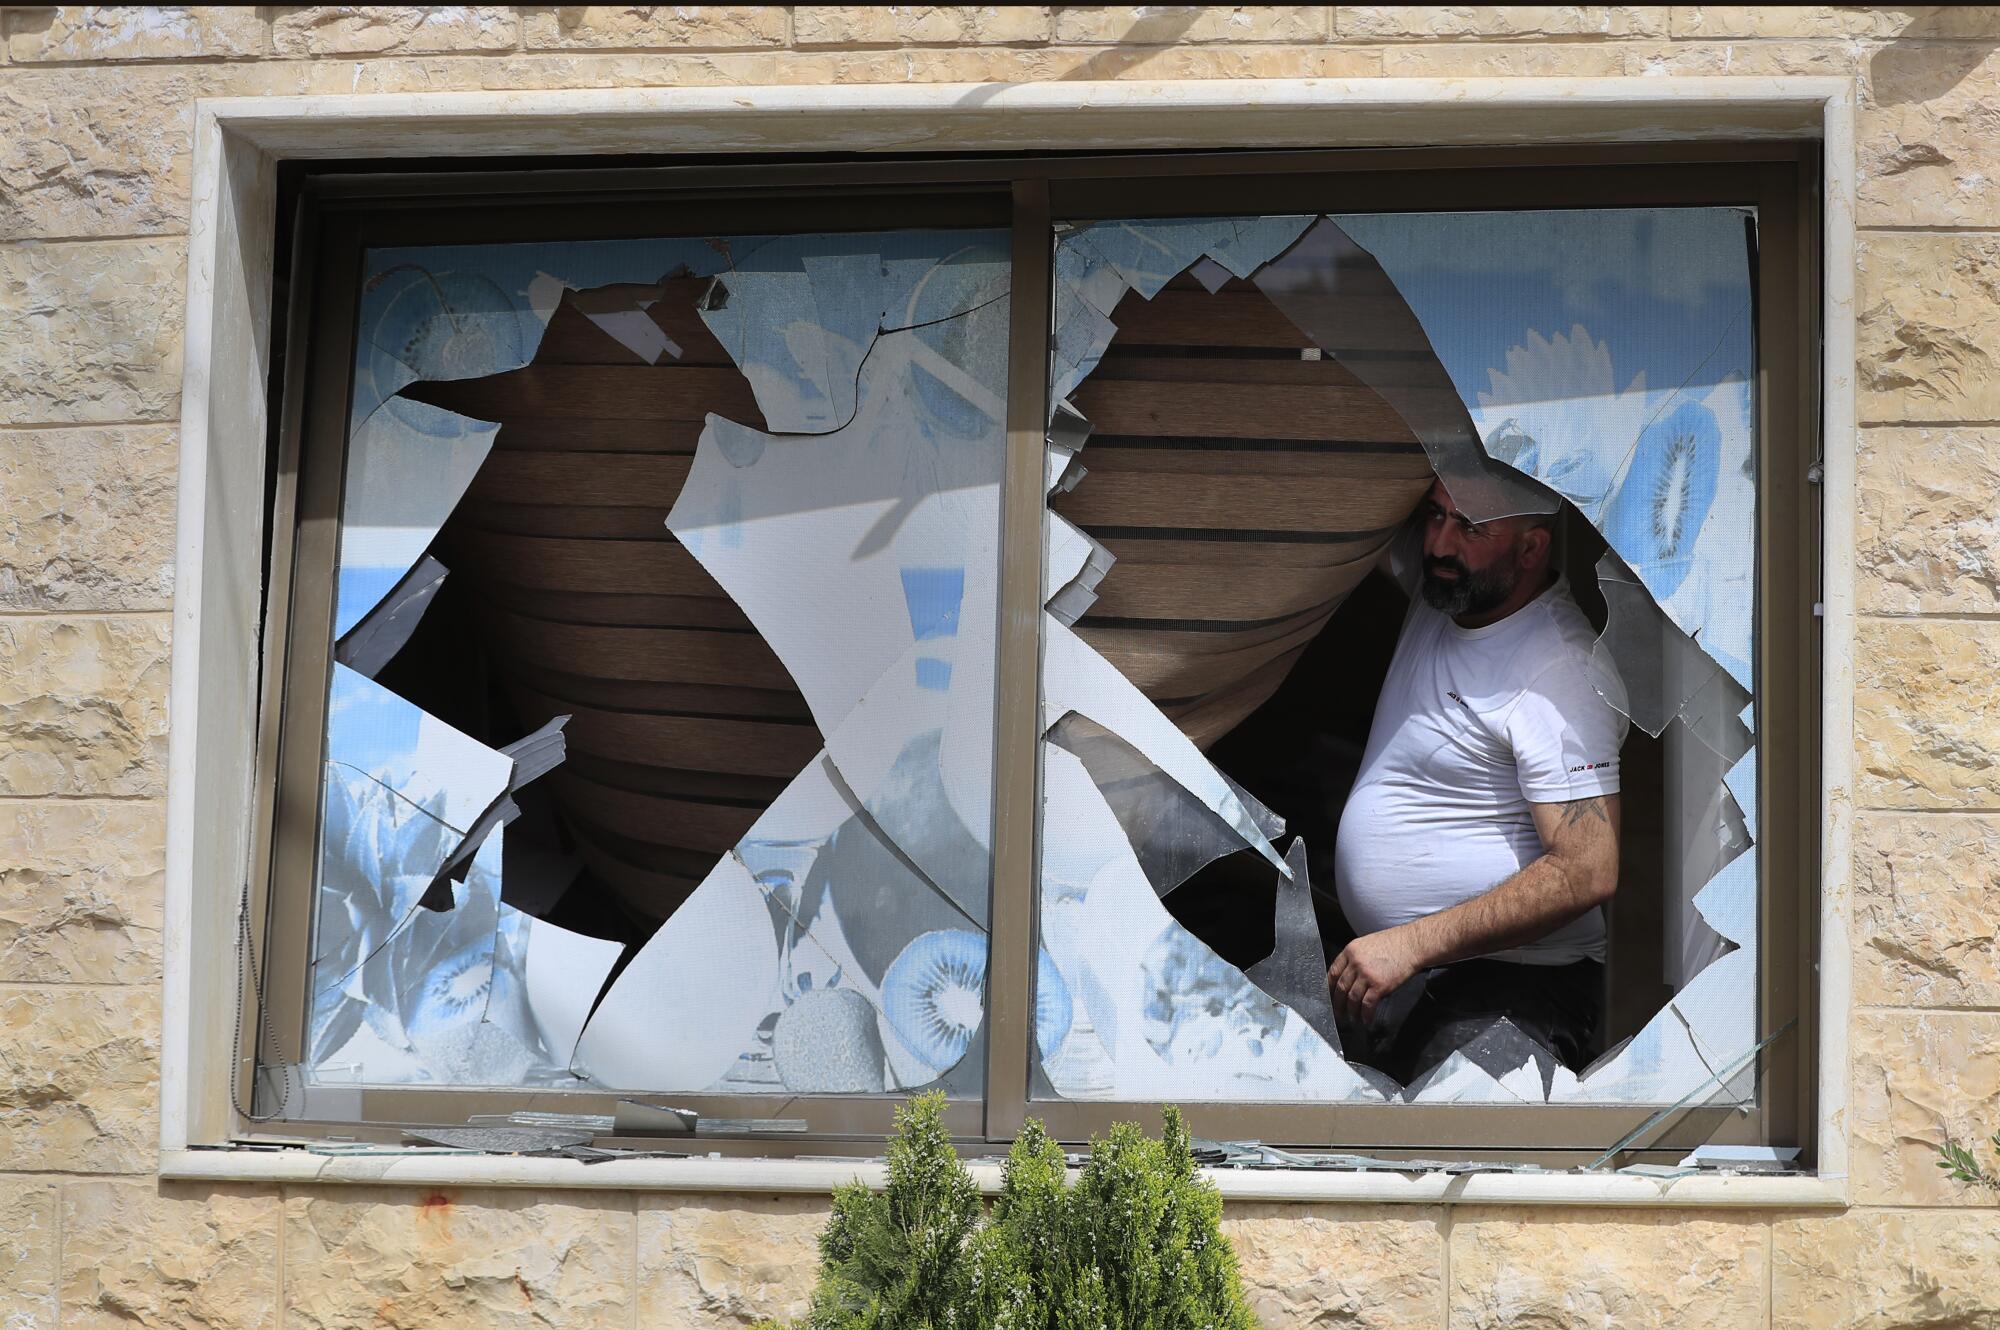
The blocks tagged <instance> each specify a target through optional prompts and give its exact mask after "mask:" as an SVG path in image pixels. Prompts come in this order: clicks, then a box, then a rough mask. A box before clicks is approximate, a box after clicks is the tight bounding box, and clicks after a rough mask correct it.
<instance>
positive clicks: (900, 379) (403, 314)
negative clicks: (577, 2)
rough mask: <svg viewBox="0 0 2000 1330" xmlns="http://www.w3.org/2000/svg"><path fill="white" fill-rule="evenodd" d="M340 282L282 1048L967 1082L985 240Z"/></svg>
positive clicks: (314, 1062) (690, 1089) (980, 965)
mask: <svg viewBox="0 0 2000 1330" xmlns="http://www.w3.org/2000/svg"><path fill="white" fill-rule="evenodd" d="M363 278H364V281H363V291H362V295H361V297H360V302H359V313H358V335H357V339H356V348H357V349H356V356H355V361H354V373H353V394H352V402H351V409H350V414H349V422H350V423H349V434H348V440H347V457H346V466H345V477H344V481H343V489H342V497H341V501H340V508H339V517H340V539H339V556H338V563H337V569H336V604H335V609H334V623H333V642H332V648H331V649H332V655H333V660H334V665H333V670H332V679H331V684H330V686H329V689H328V693H327V697H326V710H325V717H326V720H325V729H324V735H323V745H322V749H321V751H322V754H323V764H322V765H323V771H322V775H321V781H322V783H321V799H320V815H319V832H318V845H319V851H318V862H317V873H316V880H315V881H314V883H313V884H312V889H313V893H314V920H313V936H312V942H311V952H310V957H309V967H308V979H307V984H308V991H309V999H308V1008H309V1010H308V1013H307V1018H306V1019H307V1027H308V1028H307V1037H306V1039H305V1043H304V1053H303V1066H302V1067H300V1068H298V1069H297V1070H298V1071H299V1072H300V1073H301V1075H302V1076H303V1078H304V1079H305V1080H306V1081H307V1082H308V1083H309V1084H312V1085H318V1086H399V1085H431V1086H464V1087H502V1088H545V1089H597V1090H607V1091H649V1092H664V1093H679V1094H687V1095H695V1094H703V1093H708V1094H723V1095H766V1096H796V1095H801V1094H884V1093H897V1094H900V1093H904V1092H908V1091H913V1090H915V1089H917V1088H919V1087H942V1088H944V1089H946V1090H947V1091H949V1092H950V1093H952V1094H953V1095H956V1096H971V1097H975V1098H976V1097H977V1096H978V1094H979V1092H980V1088H981V1085H982V1079H983V1074H984V1060H983V1054H982V1052H981V1049H982V1047H983V1045H982V1042H981V1037H980V1036H981V1030H982V1027H983V1022H984V1016H985V1011H986V992H985V974H986V968H987V919H988V908H989V894H990V866H989V860H990V850H991V842H992V788H991V787H992V758H991V751H992V733H993V707H994V678H993V673H994V669H993V662H994V633H995V628H996V618H997V610H996V601H995V569H996V566H997V550H998V543H999V537H1000V530H999V481H1000V475H1001V462H1002V455H1003V451H1004V447H1005V411H1004V402H1005V398H1006V389H1007V346H1008V343H1007V323H1008V304H1007V295H1008V282H1009V261H1008V236H1007V233H1006V232H1005V231H998V232H993V231H980V230H929V231H917V230H907V231H894V232H880V233H871V234H829V235H726V236H701V237H693V238H672V239H660V240H631V241H627V240H619V241H590V242H570V243H561V244H491V245H464V246H431V247H423V248H406V249H379V248H378V249H371V250H368V251H367V252H366V254H365V260H364V272H363Z"/></svg>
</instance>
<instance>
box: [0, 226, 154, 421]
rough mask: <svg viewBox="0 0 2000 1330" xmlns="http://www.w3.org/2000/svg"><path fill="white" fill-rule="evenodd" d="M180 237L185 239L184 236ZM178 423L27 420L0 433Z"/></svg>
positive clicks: (1, 242)
mask: <svg viewBox="0 0 2000 1330" xmlns="http://www.w3.org/2000/svg"><path fill="white" fill-rule="evenodd" d="M128 238H129V239H134V240H138V239H147V238H150V237H141V236H132V237H128ZM182 238H183V239H185V237H182ZM13 243H16V242H13V241H0V245H5V244H13ZM49 243H51V244H53V243H56V242H53V241H51V242H49ZM180 423H181V419H180V417H179V416H164V417H161V418H160V419H157V420H139V419H136V418H135V419H130V420H27V421H22V422H20V423H18V424H14V423H8V424H0V434H35V433H40V432H53V431H55V430H59V429H66V430H80V429H140V428H146V429H179V428H180Z"/></svg>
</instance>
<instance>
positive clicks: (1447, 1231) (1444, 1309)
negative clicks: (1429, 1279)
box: [1438, 1205, 1458, 1330]
mask: <svg viewBox="0 0 2000 1330" xmlns="http://www.w3.org/2000/svg"><path fill="white" fill-rule="evenodd" d="M1453 1209H1454V1207H1452V1206H1449V1205H1441V1206H1439V1207H1438V1236H1439V1238H1440V1239H1441V1240H1442V1242H1443V1246H1444V1251H1443V1254H1442V1255H1441V1256H1440V1257H1439V1258H1438V1272H1439V1278H1438V1330H1451V1232H1452V1227H1453V1225H1455V1224H1456V1223H1457V1222H1458V1221H1457V1217H1456V1215H1455V1214H1454V1213H1453Z"/></svg>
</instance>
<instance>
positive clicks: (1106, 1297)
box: [771, 1095, 1256, 1330]
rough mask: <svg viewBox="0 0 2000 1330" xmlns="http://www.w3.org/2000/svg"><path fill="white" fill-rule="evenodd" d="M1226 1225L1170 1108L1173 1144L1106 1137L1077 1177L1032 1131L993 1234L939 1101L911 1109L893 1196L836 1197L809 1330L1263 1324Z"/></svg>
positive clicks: (892, 1149)
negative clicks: (1247, 1291)
mask: <svg viewBox="0 0 2000 1330" xmlns="http://www.w3.org/2000/svg"><path fill="white" fill-rule="evenodd" d="M1221 1219H1222V1198H1221V1197H1220V1196H1219V1195H1217V1193H1216V1191H1215V1188H1214V1187H1212V1186H1210V1185H1209V1184H1208V1183H1205V1182H1203V1181H1202V1180H1201V1178H1200V1176H1199V1175H1198V1174H1197V1173H1196V1171H1195V1164H1194V1156H1193V1154H1192V1153H1191V1152H1190V1151H1189V1149H1188V1135H1187V1130H1186V1128H1185V1127H1184V1126H1183V1125H1182V1123H1181V1117H1180V1114H1179V1112H1178V1111H1176V1110H1174V1109H1172V1108H1169V1109H1167V1110H1166V1130H1165V1133H1164V1136H1163V1138H1162V1139H1160V1140H1157V1141H1156V1140H1151V1139H1148V1138H1147V1137H1146V1135H1145V1134H1144V1133H1143V1132H1141V1131H1140V1130H1139V1129H1138V1127H1136V1126H1133V1125H1131V1124H1129V1123H1121V1124H1119V1125H1118V1126H1116V1127H1113V1128H1112V1131H1111V1136H1110V1139H1109V1140H1103V1141H1096V1142H1093V1143H1092V1145H1091V1149H1090V1160H1089V1162H1088V1163H1087V1164H1085V1166H1084V1167H1083V1169H1082V1171H1081V1173H1080V1175H1079V1176H1078V1178H1077V1180H1076V1181H1075V1182H1074V1183H1071V1182H1070V1181H1069V1179H1068V1174H1067V1170H1066V1167H1065V1163H1064V1158H1063V1152H1062V1148H1061V1147H1060V1146H1058V1145H1057V1144H1056V1143H1055V1142H1054V1141H1053V1140H1051V1139H1050V1138H1049V1135H1048V1133H1047V1132H1046V1131H1044V1130H1043V1129H1042V1125H1041V1124H1040V1123H1039V1122H1033V1121H1030V1122H1029V1123H1028V1124H1027V1126H1026V1127H1025V1128H1024V1129H1023V1130H1022V1132H1021V1136H1020V1139H1019V1140H1017V1141H1016V1142H1015V1143H1014V1148H1013V1150H1012V1151H1011V1152H1010V1153H1009V1155H1008V1158H1007V1164H1006V1171H1005V1181H1004V1182H1003V1184H1002V1187H1001V1191H1000V1196H999V1199H998V1200H997V1201H995V1203H994V1205H993V1211H992V1214H991V1215H990V1216H988V1217H987V1218H986V1221H985V1222H984V1223H983V1224H982V1223H981V1222H980V1221H981V1215H980V1204H979V1195H978V1191H977V1188H976V1186H975V1184H974V1183H973V1181H972V1178H971V1175H970V1174H969V1173H967V1171H966V1169H965V1166H964V1165H963V1164H962V1163H960V1162H959V1159H958V1155H957V1153H956V1152H955V1151H954V1150H953V1149H952V1147H951V1138H950V1135H949V1134H948V1133H947V1132H946V1131H945V1128H944V1098H943V1096H941V1095H925V1096H922V1097H920V1098H917V1099H915V1100H912V1101H911V1102H910V1103H909V1104H908V1105H907V1106H906V1107H905V1108H903V1109H902V1110H900V1111H899V1112H898V1113H897V1115H896V1135H895V1137H894V1138H893V1139H892V1140H891V1141H890V1143H889V1182H888V1187H887V1188H886V1190H884V1191H883V1192H882V1193H881V1194H879V1195H877V1194H875V1193H872V1192H870V1191H868V1189H867V1188H865V1187H862V1186H860V1185H859V1184H856V1185H854V1186H850V1187H845V1188H842V1189H841V1190H840V1191H839V1192H838V1193H837V1194H836V1195H835V1197H834V1202H833V1217H832V1218H831V1219H830V1220H829V1221H828V1223H827V1226H826V1230H825V1232H824V1233H822V1234H821V1235H820V1242H819V1248H820V1266H819V1282H818V1284H817V1286H816V1287H815V1288H814V1290H813V1301H812V1310H811V1312H810V1313H809V1314H808V1316H807V1318H806V1321H805V1323H804V1325H805V1330H1255V1326H1256V1320H1255V1318H1254V1317H1252V1316H1251V1314H1250V1309H1249V1306H1248V1304H1247V1303H1246V1302H1245V1300H1244V1297H1243V1288H1242V1281H1241V1279H1240V1278H1239V1276H1238V1274H1237V1270H1236V1257H1235V1254H1234V1253H1233V1252H1231V1251H1230V1248H1229V1243H1228V1240H1227V1239H1225V1238H1224V1237H1223V1236H1222V1231H1221V1227H1220V1225H1221ZM771 1330H775V1328H771Z"/></svg>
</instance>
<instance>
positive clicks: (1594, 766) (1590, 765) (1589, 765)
mask: <svg viewBox="0 0 2000 1330" xmlns="http://www.w3.org/2000/svg"><path fill="white" fill-rule="evenodd" d="M1617 765H1618V759H1617V758H1615V757H1614V758H1612V759H1611V760H1610V761H1609V762H1586V763H1584V764H1583V765H1582V766H1580V767H1571V768H1570V769H1569V774H1570V775H1572V776H1574V775H1575V774H1576V773H1577V772H1579V771H1602V770H1604V769H1605V768H1606V767H1615V766H1617Z"/></svg>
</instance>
